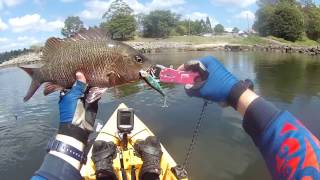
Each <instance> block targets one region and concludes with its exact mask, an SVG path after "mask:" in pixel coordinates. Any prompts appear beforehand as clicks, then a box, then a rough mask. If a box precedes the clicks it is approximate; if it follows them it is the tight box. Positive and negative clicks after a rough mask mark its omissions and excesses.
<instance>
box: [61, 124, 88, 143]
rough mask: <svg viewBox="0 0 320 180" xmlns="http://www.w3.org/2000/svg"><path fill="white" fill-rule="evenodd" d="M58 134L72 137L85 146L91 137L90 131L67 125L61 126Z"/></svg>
mask: <svg viewBox="0 0 320 180" xmlns="http://www.w3.org/2000/svg"><path fill="white" fill-rule="evenodd" d="M58 134H63V135H66V136H71V137H73V138H75V139H77V140H79V141H81V142H82V143H83V144H87V141H88V137H89V132H88V131H86V130H84V129H81V128H80V127H77V126H75V125H73V124H66V123H62V124H60V127H59V132H58Z"/></svg>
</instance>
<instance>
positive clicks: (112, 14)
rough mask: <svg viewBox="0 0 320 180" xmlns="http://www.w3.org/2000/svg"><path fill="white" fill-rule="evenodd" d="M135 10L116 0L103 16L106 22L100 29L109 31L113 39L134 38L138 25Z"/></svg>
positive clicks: (120, 0) (121, 0)
mask: <svg viewBox="0 0 320 180" xmlns="http://www.w3.org/2000/svg"><path fill="white" fill-rule="evenodd" d="M132 13H133V10H132V9H131V8H130V7H129V6H128V5H127V4H126V3H125V2H123V0H115V1H113V2H112V3H111V5H110V8H109V10H108V11H107V12H106V13H105V14H104V15H103V18H104V19H105V20H106V21H105V22H103V23H101V24H100V27H102V28H104V29H107V30H108V32H109V33H110V35H111V38H112V39H117V40H127V39H132V38H133V37H134V33H135V31H136V29H137V24H136V20H135V18H134V16H133V15H132Z"/></svg>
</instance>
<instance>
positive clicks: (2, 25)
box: [0, 18, 8, 31]
mask: <svg viewBox="0 0 320 180" xmlns="http://www.w3.org/2000/svg"><path fill="white" fill-rule="evenodd" d="M7 28H8V25H7V24H6V23H4V22H3V21H2V19H1V18H0V31H2V30H6V29H7Z"/></svg>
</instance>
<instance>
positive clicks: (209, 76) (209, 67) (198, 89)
mask: <svg viewBox="0 0 320 180" xmlns="http://www.w3.org/2000/svg"><path fill="white" fill-rule="evenodd" d="M178 69H179V70H186V71H194V72H198V73H199V74H200V79H198V80H196V83H195V84H194V85H186V86H185V89H186V93H187V94H188V95H189V96H196V97H202V98H205V99H207V100H211V101H215V102H227V99H228V96H229V94H230V91H231V89H232V87H233V86H234V85H235V84H236V83H237V82H239V80H238V79H237V78H236V77H234V76H233V75H232V74H231V73H230V72H229V71H228V70H226V69H225V67H224V66H223V65H222V64H221V63H220V62H219V61H218V60H217V59H215V58H214V57H212V56H207V57H202V58H200V59H198V60H192V61H189V62H188V63H186V64H184V65H183V66H181V67H179V68H178Z"/></svg>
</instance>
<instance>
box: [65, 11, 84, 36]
mask: <svg viewBox="0 0 320 180" xmlns="http://www.w3.org/2000/svg"><path fill="white" fill-rule="evenodd" d="M83 28H84V26H83V22H82V21H81V20H80V18H79V16H69V17H68V18H67V19H66V20H65V21H64V27H63V28H62V29H61V34H62V35H63V36H65V37H70V36H72V35H73V34H75V33H77V32H79V31H80V30H81V29H83Z"/></svg>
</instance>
